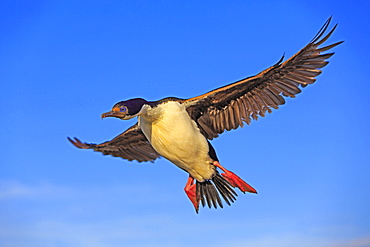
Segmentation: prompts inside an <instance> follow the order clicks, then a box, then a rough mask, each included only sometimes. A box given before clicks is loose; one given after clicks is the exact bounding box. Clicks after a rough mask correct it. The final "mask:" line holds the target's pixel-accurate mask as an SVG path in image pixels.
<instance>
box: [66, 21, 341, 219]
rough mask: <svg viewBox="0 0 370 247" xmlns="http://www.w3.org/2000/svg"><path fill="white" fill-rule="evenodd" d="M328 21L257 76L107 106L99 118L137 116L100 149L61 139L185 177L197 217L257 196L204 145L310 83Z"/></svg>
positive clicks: (319, 64) (321, 62) (320, 63)
mask: <svg viewBox="0 0 370 247" xmlns="http://www.w3.org/2000/svg"><path fill="white" fill-rule="evenodd" d="M330 21H331V17H330V18H329V19H328V20H327V21H326V22H325V24H324V25H323V27H322V28H321V29H320V31H319V32H318V33H317V34H316V36H315V37H314V38H313V39H312V41H311V42H309V43H308V44H307V45H306V46H305V47H304V48H303V49H301V50H300V51H299V52H297V53H296V54H295V55H294V56H292V57H291V58H289V59H288V60H286V61H284V62H283V59H284V56H283V57H282V58H281V59H280V61H279V62H277V63H276V64H275V65H273V66H271V67H269V68H267V69H266V70H264V71H262V72H260V73H259V74H257V75H255V76H252V77H248V78H245V79H242V80H239V81H237V82H234V83H231V84H228V85H226V86H223V87H220V88H217V89H215V90H212V91H210V92H208V93H205V94H203V95H200V96H197V97H194V98H189V99H180V98H175V97H168V98H164V99H161V100H158V101H147V100H145V99H141V98H135V99H129V100H126V101H121V102H118V103H117V104H115V105H114V106H113V108H112V110H111V111H109V112H106V113H103V114H102V115H101V117H102V118H106V117H115V118H119V119H122V120H128V119H132V118H135V117H137V120H138V121H137V123H136V124H135V125H133V126H131V127H130V128H128V129H127V130H126V131H125V132H123V133H122V134H120V135H118V136H117V137H115V138H114V139H112V140H111V141H107V142H104V143H101V144H91V143H84V142H81V141H80V140H79V139H77V138H74V139H71V138H69V137H68V140H69V141H70V142H71V143H72V144H73V145H74V146H76V147H78V148H82V149H93V150H94V151H97V152H102V153H103V154H104V155H112V156H115V157H121V158H123V159H127V160H129V161H132V160H137V161H138V162H144V161H151V162H153V161H154V160H155V159H157V158H159V157H160V156H162V157H164V158H166V159H167V160H169V161H171V162H172V163H173V164H175V165H176V166H178V167H179V168H181V169H182V170H184V171H185V172H187V173H188V174H189V177H188V180H187V182H186V185H185V188H184V190H185V193H186V194H187V196H188V197H189V199H190V201H191V202H192V204H193V205H194V208H195V210H196V212H197V213H198V210H199V205H200V204H201V205H202V206H203V207H204V206H205V205H207V206H208V207H209V208H211V207H214V208H217V207H221V208H222V207H223V202H226V204H228V205H231V203H233V202H234V201H235V200H236V197H237V193H236V192H235V190H234V188H238V189H239V190H240V191H241V192H243V193H245V192H250V193H257V191H256V190H255V189H254V188H253V187H252V186H250V185H249V184H248V183H246V182H245V181H244V180H242V179H241V178H240V177H239V176H238V175H236V174H235V173H233V172H231V171H229V170H227V169H226V168H224V167H223V166H222V165H221V164H220V162H219V159H218V158H217V155H216V151H215V149H214V148H213V147H212V145H211V143H210V142H209V140H212V139H214V138H216V137H218V135H219V134H221V133H223V132H224V131H225V130H227V131H229V130H231V129H237V128H238V127H240V126H243V125H244V123H246V124H250V123H251V121H252V120H257V119H258V117H259V116H261V117H264V116H265V114H266V112H269V113H271V111H272V109H278V108H279V105H283V104H284V103H285V100H284V97H291V98H294V97H295V95H296V94H298V93H300V92H301V88H304V87H306V86H307V85H309V84H312V83H314V82H315V80H316V79H315V77H316V76H318V75H320V74H321V70H320V69H321V68H323V67H325V66H326V65H327V64H328V62H327V61H326V60H327V59H328V58H330V57H331V56H332V55H333V54H334V53H324V52H326V51H328V50H330V49H332V48H333V47H335V46H337V45H339V44H341V43H342V42H343V41H340V42H337V43H334V44H331V45H327V46H324V47H321V48H320V47H319V46H320V45H322V44H323V43H324V42H325V41H326V40H327V39H328V38H329V37H330V36H331V35H332V33H333V32H334V30H335V28H336V27H337V25H335V26H334V27H333V28H332V29H331V30H330V31H328V32H326V31H327V29H328V26H329V24H330Z"/></svg>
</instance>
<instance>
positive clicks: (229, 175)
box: [213, 161, 257, 193]
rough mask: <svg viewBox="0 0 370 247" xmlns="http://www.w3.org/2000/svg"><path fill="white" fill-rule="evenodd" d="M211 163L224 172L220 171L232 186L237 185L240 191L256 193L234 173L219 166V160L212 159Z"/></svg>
mask: <svg viewBox="0 0 370 247" xmlns="http://www.w3.org/2000/svg"><path fill="white" fill-rule="evenodd" d="M213 165H214V166H216V167H218V168H220V169H221V170H222V171H223V172H224V173H221V175H222V176H223V177H224V178H225V179H226V180H227V181H228V182H229V183H230V184H231V185H232V186H233V187H238V188H239V189H240V191H242V192H250V193H257V191H256V190H255V189H254V188H253V187H252V186H250V185H249V184H247V183H246V182H245V181H244V180H243V179H241V178H240V177H239V176H238V175H236V174H235V173H233V172H231V171H229V170H226V169H225V168H224V167H223V166H221V164H220V162H218V161H214V162H213Z"/></svg>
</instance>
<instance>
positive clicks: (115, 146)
mask: <svg viewBox="0 0 370 247" xmlns="http://www.w3.org/2000/svg"><path fill="white" fill-rule="evenodd" d="M68 140H69V141H70V142H71V143H72V144H73V145H74V146H76V147H77V148H82V149H93V150H94V151H96V152H102V153H103V154H104V155H112V156H114V157H121V158H123V159H127V160H129V161H132V160H137V161H139V162H143V161H150V162H153V161H154V160H155V159H157V158H158V157H160V155H159V154H158V153H157V152H156V151H155V150H154V149H153V147H152V145H151V144H150V142H149V141H148V139H147V138H146V137H145V135H144V133H143V132H142V131H141V129H140V127H139V125H138V124H137V123H136V124H135V125H133V126H131V127H130V128H128V129H127V130H126V131H125V132H123V133H122V134H120V135H118V136H116V137H115V138H114V139H112V140H111V141H107V142H103V143H101V144H92V143H83V142H81V141H80V140H79V139H77V138H74V140H72V139H71V138H69V137H68Z"/></svg>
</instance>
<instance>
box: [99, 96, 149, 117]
mask: <svg viewBox="0 0 370 247" xmlns="http://www.w3.org/2000/svg"><path fill="white" fill-rule="evenodd" d="M146 103H148V102H147V101H146V100H145V99H141V98H136V99H130V100H126V101H121V102H118V103H117V104H115V105H114V106H113V108H112V110H111V111H109V112H106V113H103V114H102V115H101V118H106V117H116V118H119V119H122V120H128V119H131V118H134V117H136V116H138V115H139V113H140V111H141V109H142V107H143V105H145V104H146Z"/></svg>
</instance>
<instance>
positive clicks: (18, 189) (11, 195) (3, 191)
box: [0, 180, 72, 200]
mask: <svg viewBox="0 0 370 247" xmlns="http://www.w3.org/2000/svg"><path fill="white" fill-rule="evenodd" d="M71 192H72V190H70V189H68V188H66V187H60V186H55V185H52V184H50V183H46V182H44V183H40V184H37V185H29V184H25V183H21V182H19V181H14V180H0V200H4V199H19V198H36V197H45V196H55V195H59V196H62V195H67V194H70V193H71Z"/></svg>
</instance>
